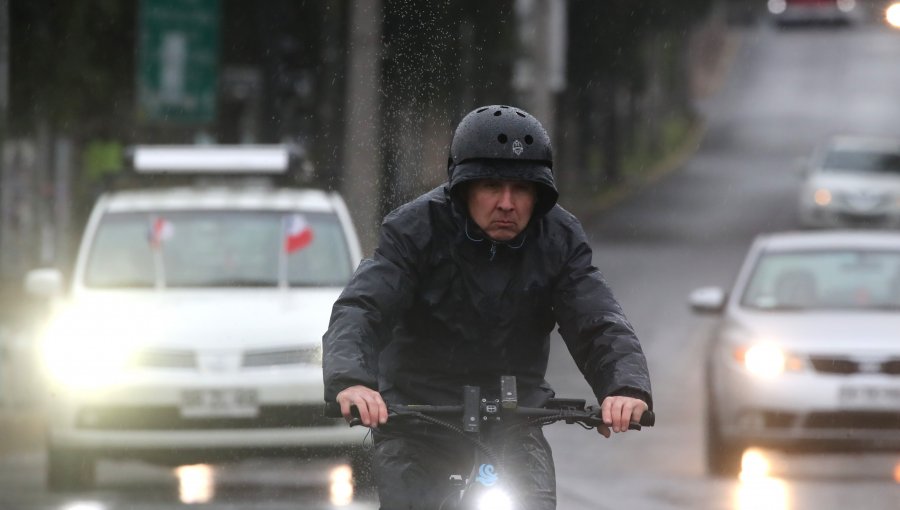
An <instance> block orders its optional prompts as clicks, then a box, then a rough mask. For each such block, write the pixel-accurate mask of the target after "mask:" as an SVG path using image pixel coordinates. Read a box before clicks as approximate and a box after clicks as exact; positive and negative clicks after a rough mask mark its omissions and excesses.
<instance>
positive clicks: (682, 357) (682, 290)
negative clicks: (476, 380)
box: [0, 25, 900, 510]
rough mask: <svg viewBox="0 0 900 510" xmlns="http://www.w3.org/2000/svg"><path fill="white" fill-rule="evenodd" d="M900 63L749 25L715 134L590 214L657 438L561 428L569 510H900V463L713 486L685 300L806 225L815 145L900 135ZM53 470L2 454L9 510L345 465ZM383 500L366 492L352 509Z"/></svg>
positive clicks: (713, 104)
mask: <svg viewBox="0 0 900 510" xmlns="http://www.w3.org/2000/svg"><path fill="white" fill-rule="evenodd" d="M898 63H900V32H890V31H888V30H886V29H882V28H879V27H872V26H867V27H855V28H850V29H833V28H807V29H798V30H787V31H780V30H775V29H773V28H772V27H768V26H765V25H762V26H758V27H754V28H751V29H749V30H748V31H747V32H745V33H743V34H742V35H741V37H740V45H739V46H738V49H737V52H736V54H735V57H734V60H733V63H732V66H731V70H730V73H729V74H728V76H727V79H726V81H725V82H724V83H723V87H722V89H721V91H720V93H719V94H717V95H716V96H714V97H713V98H711V99H709V100H707V101H706V102H705V103H704V104H702V111H703V113H704V115H705V116H706V118H707V122H708V126H707V127H708V129H707V134H706V137H705V139H704V141H703V142H702V144H701V145H700V146H699V147H698V149H697V151H696V153H695V154H694V156H693V157H692V158H691V159H690V160H688V161H687V162H686V163H685V164H684V165H683V166H681V167H679V168H677V169H676V170H675V171H673V172H671V173H669V174H668V175H666V176H664V177H663V178H661V179H660V180H658V181H657V182H655V183H653V184H651V185H649V186H647V187H646V188H644V189H642V190H640V191H639V192H638V193H636V194H634V195H633V196H631V197H629V198H628V199H626V200H624V201H623V202H621V203H620V204H618V205H616V206H615V207H614V208H612V209H610V210H607V211H603V212H601V213H598V214H596V215H592V216H590V217H585V218H583V219H584V220H585V223H586V226H587V230H588V232H589V235H590V236H591V238H592V240H593V242H594V245H595V260H596V263H597V265H598V266H599V267H600V268H601V270H602V271H603V272H604V274H605V275H606V277H607V278H608V280H609V281H610V283H611V285H612V287H613V289H614V291H615V293H616V295H617V297H618V298H619V300H620V301H621V302H622V304H623V306H624V308H625V311H626V313H627V314H628V316H629V318H630V319H631V321H632V322H633V323H634V325H635V327H636V329H637V331H638V333H639V335H640V337H641V339H642V342H643V344H644V347H645V350H646V352H647V356H648V360H649V363H650V368H651V371H652V378H653V383H654V393H655V394H654V396H655V401H656V410H657V414H658V426H657V427H656V428H654V429H648V430H645V431H643V432H640V433H628V434H620V435H618V436H615V437H614V438H613V439H611V440H604V439H603V438H601V437H599V436H598V435H597V434H596V433H594V432H590V431H583V430H581V429H579V428H577V427H572V426H566V425H555V426H552V427H549V428H548V429H547V435H548V437H549V438H550V441H551V444H552V445H553V447H554V451H555V458H556V463H557V471H558V480H559V501H560V503H559V508H560V509H565V510H588V509H590V510H598V509H607V508H608V509H612V508H619V509H626V508H629V509H661V510H662V509H723V510H725V509H727V510H744V509H750V508H760V509H776V510H778V509H784V510H801V509H816V510H829V509H839V508H840V509H843V508H859V509H897V508H900V472H898V471H900V455H898V454H887V453H886V454H866V455H808V456H797V457H784V456H779V455H775V454H770V460H771V462H772V463H773V466H774V467H773V475H772V477H769V478H763V479H755V480H746V481H742V482H739V481H737V480H728V479H714V478H709V477H707V476H706V475H705V473H704V466H703V463H702V453H703V449H702V440H703V436H702V434H703V429H702V426H701V424H702V411H703V402H702V398H701V395H702V391H701V375H702V374H701V359H702V353H703V349H704V345H705V342H706V336H705V334H706V331H707V329H708V327H709V322H708V319H701V318H697V317H693V316H692V315H691V314H690V312H689V310H688V307H687V305H686V295H687V293H688V292H689V291H690V290H692V289H693V288H696V287H699V286H704V285H710V284H713V285H721V286H727V285H728V284H730V282H731V279H732V277H733V275H734V272H735V271H736V270H737V267H738V265H739V263H740V260H741V258H742V256H743V253H744V251H745V250H746V248H747V247H748V246H749V244H750V241H751V239H752V237H753V236H754V235H756V234H757V233H760V232H767V231H773V230H783V229H790V228H793V227H794V226H795V217H794V202H795V194H796V190H797V188H798V185H799V178H798V175H797V173H796V171H795V168H796V161H797V158H801V157H803V156H805V155H806V154H808V152H809V151H810V150H811V148H812V147H813V144H814V143H815V142H816V141H818V140H820V139H821V138H822V137H823V136H826V135H828V134H832V133H838V132H847V133H853V132H861V133H872V134H892V135H896V134H897V133H900V93H898V91H900V65H897V64H898ZM562 203H563V205H565V198H563V200H562ZM557 340H558V339H557ZM548 378H549V380H550V382H551V383H552V384H553V385H554V387H555V388H556V389H557V392H558V393H559V394H560V395H562V396H587V395H588V393H587V392H588V390H587V387H586V384H585V383H584V381H583V379H582V378H581V376H580V374H578V373H577V370H575V368H574V367H573V365H572V363H571V361H570V360H569V358H568V355H567V353H566V352H565V348H564V346H563V345H562V342H561V341H557V342H555V344H554V351H553V353H552V357H551V368H550V372H549V374H548ZM43 462H44V458H43V452H42V451H39V450H34V451H25V452H20V453H16V454H13V455H9V456H5V457H0V509H3V510H6V509H10V510H37V509H41V510H114V509H140V510H164V509H173V508H185V507H186V506H190V505H192V504H195V503H196V504H201V506H202V507H203V508H209V509H215V510H219V509H260V510H280V509H320V508H321V509H326V508H338V507H336V506H334V505H333V504H331V503H330V501H329V499H330V498H329V496H328V494H329V493H328V490H329V485H328V477H327V473H328V471H329V469H330V467H331V466H326V465H320V464H317V465H310V464H307V463H303V462H297V463H291V462H280V463H271V462H264V461H257V462H248V463H244V464H240V465H237V466H213V467H211V468H209V470H204V469H199V470H193V471H190V472H182V473H181V474H180V476H178V475H177V474H176V473H175V472H173V471H172V470H168V469H163V468H158V467H153V466H147V465H143V464H139V463H126V462H107V463H101V466H100V471H99V478H98V480H99V483H98V487H97V489H96V490H94V491H91V492H88V493H83V494H48V493H46V492H45V491H44V489H43V474H42V473H43ZM338 488H340V487H338ZM376 506H377V505H376V504H375V503H374V502H373V500H372V497H371V496H363V497H358V498H356V501H355V502H354V503H352V504H351V505H349V506H342V507H340V508H350V509H356V508H375V507H376Z"/></svg>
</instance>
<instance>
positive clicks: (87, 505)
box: [60, 501, 107, 510]
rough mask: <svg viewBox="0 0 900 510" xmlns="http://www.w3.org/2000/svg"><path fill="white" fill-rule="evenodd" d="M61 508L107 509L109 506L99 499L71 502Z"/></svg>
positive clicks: (75, 509)
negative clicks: (98, 500)
mask: <svg viewBox="0 0 900 510" xmlns="http://www.w3.org/2000/svg"><path fill="white" fill-rule="evenodd" d="M60 510H107V507H106V505H104V504H103V503H99V502H97V501H78V502H75V503H69V504H67V505H65V506H63V507H61V508H60Z"/></svg>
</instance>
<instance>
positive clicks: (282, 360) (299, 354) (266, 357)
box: [241, 347, 320, 368]
mask: <svg viewBox="0 0 900 510" xmlns="http://www.w3.org/2000/svg"><path fill="white" fill-rule="evenodd" d="M319 359H320V357H319V349H318V348H317V347H308V348H305V349H300V348H297V349H267V350H256V351H247V352H245V353H244V356H243V359H242V360H241V366H243V367H245V368H256V367H270V366H278V365H299V364H302V363H307V364H310V363H311V364H316V365H318V364H319Z"/></svg>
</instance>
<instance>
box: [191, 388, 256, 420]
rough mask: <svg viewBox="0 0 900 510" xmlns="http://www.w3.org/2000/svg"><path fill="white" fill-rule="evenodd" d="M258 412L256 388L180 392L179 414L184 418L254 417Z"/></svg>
mask: <svg viewBox="0 0 900 510" xmlns="http://www.w3.org/2000/svg"><path fill="white" fill-rule="evenodd" d="M257 414H259V402H258V399H257V395H256V390H252V389H242V388H235V389H198V390H184V391H182V392H181V416H183V417H185V418H212V417H229V418H254V417H256V415H257Z"/></svg>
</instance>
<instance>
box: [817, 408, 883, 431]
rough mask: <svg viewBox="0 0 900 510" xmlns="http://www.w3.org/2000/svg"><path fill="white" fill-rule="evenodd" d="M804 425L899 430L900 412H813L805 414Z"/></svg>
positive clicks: (824, 427)
mask: <svg viewBox="0 0 900 510" xmlns="http://www.w3.org/2000/svg"><path fill="white" fill-rule="evenodd" d="M804 425H805V426H806V427H807V428H811V429H867V430H900V412H889V411H888V412H872V411H836V412H814V413H810V414H809V415H807V417H806V420H805V422H804Z"/></svg>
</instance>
